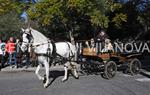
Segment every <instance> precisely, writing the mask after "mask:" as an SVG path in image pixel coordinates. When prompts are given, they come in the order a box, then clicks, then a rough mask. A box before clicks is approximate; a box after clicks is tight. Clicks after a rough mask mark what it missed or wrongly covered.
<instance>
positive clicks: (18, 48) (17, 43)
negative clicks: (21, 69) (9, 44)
mask: <svg viewBox="0 0 150 95" xmlns="http://www.w3.org/2000/svg"><path fill="white" fill-rule="evenodd" d="M19 42H20V40H19V39H16V60H17V65H21V61H22V60H21V58H22V53H21V50H20V44H19Z"/></svg>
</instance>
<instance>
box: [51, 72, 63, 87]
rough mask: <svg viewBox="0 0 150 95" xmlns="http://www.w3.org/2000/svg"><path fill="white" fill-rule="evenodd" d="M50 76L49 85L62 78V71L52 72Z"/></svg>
mask: <svg viewBox="0 0 150 95" xmlns="http://www.w3.org/2000/svg"><path fill="white" fill-rule="evenodd" d="M49 73H50V76H49V78H52V80H51V82H50V85H51V84H52V83H53V82H54V81H55V80H56V79H57V78H58V77H61V76H64V71H59V70H54V71H50V72H49Z"/></svg>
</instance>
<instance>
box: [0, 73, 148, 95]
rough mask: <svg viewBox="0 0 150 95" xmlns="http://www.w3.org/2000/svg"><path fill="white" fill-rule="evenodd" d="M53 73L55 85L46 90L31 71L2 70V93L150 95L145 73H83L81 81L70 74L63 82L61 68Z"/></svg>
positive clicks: (1, 94) (10, 94) (0, 82)
mask: <svg viewBox="0 0 150 95" xmlns="http://www.w3.org/2000/svg"><path fill="white" fill-rule="evenodd" d="M51 73H53V74H52V75H51V81H52V84H51V85H50V86H49V87H48V88H47V89H45V88H43V85H42V82H41V81H39V80H38V79H37V77H36V76H35V74H34V72H32V71H31V72H26V71H19V72H0V95H150V79H149V78H148V76H145V75H144V74H140V75H137V76H130V75H125V74H122V73H121V72H118V73H117V75H116V77H114V78H113V79H111V80H106V79H103V78H102V77H101V76H100V75H81V74H80V79H79V80H77V79H74V78H73V77H72V76H70V77H69V79H68V81H66V82H64V83H63V82H61V81H60V80H61V78H62V75H63V72H62V71H52V72H51ZM147 74H150V73H149V72H147Z"/></svg>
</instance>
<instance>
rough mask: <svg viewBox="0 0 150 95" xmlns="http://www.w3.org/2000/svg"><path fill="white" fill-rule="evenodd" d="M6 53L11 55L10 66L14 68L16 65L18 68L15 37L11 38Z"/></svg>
mask: <svg viewBox="0 0 150 95" xmlns="http://www.w3.org/2000/svg"><path fill="white" fill-rule="evenodd" d="M6 51H7V53H8V55H9V58H8V60H9V61H8V63H9V65H11V67H12V68H13V67H14V66H12V65H13V63H14V65H15V67H16V68H17V61H16V52H15V43H14V39H13V37H10V39H9V40H8V42H7V44H6Z"/></svg>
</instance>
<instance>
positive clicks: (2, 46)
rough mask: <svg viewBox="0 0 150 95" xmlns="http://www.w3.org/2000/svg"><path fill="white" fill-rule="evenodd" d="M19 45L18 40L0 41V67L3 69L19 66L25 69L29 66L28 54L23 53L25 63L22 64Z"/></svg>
mask: <svg viewBox="0 0 150 95" xmlns="http://www.w3.org/2000/svg"><path fill="white" fill-rule="evenodd" d="M20 51H21V50H20V44H19V39H14V38H13V37H10V38H9V39H8V40H7V41H6V40H0V66H1V68H5V67H7V66H10V67H11V68H18V67H19V66H20V67H22V66H25V67H26V68H27V67H28V65H29V64H30V60H29V53H28V51H27V52H26V53H25V57H24V58H25V59H24V60H25V62H23V59H22V58H23V57H22V55H21V54H20Z"/></svg>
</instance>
